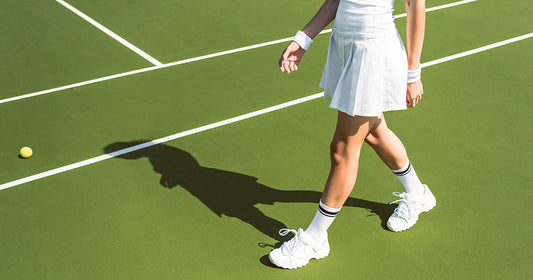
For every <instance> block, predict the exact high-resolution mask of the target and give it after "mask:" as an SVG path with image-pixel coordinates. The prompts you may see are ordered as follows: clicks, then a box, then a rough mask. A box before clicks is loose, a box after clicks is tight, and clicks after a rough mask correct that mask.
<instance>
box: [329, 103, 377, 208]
mask: <svg viewBox="0 0 533 280" xmlns="http://www.w3.org/2000/svg"><path fill="white" fill-rule="evenodd" d="M377 120H378V118H377V117H361V116H354V117H352V116H350V115H347V114H345V113H342V112H339V114H338V117H337V127H336V129H335V135H334V136H333V140H332V142H331V146H330V156H331V169H330V172H329V176H328V180H327V182H326V186H325V188H324V192H323V193H322V202H323V203H324V204H325V205H327V206H329V207H332V208H340V207H342V205H343V204H344V202H345V201H346V199H347V198H348V196H349V195H350V193H351V192H352V189H353V187H354V184H355V180H356V177H357V168H358V166H359V156H360V153H361V146H362V145H363V142H364V140H365V138H366V137H367V135H368V134H369V132H370V130H371V128H372V127H374V125H375V123H376V121H377Z"/></svg>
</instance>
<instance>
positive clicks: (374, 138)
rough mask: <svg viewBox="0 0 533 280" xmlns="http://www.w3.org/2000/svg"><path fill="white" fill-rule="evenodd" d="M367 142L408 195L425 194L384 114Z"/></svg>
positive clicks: (376, 123) (367, 138)
mask: <svg viewBox="0 0 533 280" xmlns="http://www.w3.org/2000/svg"><path fill="white" fill-rule="evenodd" d="M365 141H366V142H367V143H368V144H369V145H370V146H371V147H372V148H374V151H376V153H377V154H378V156H379V157H380V158H381V160H383V162H384V163H385V164H386V165H387V166H388V167H389V168H390V169H391V170H392V172H394V174H396V176H397V177H398V179H399V180H400V182H401V183H402V185H403V186H404V187H405V190H406V192H407V193H409V194H414V195H420V194H423V193H424V186H423V185H422V183H421V182H420V180H419V179H418V176H417V175H416V172H415V170H414V168H413V167H412V165H411V163H410V162H409V159H408V158H407V152H406V151H405V147H404V146H403V144H402V142H401V141H400V139H398V137H397V136H396V135H395V134H394V132H392V131H391V130H390V129H389V128H388V127H387V123H386V122H385V117H384V116H383V114H382V115H381V116H380V117H379V118H378V120H377V121H376V122H375V124H374V126H373V127H372V129H371V130H370V133H369V134H368V136H367V137H366V139H365Z"/></svg>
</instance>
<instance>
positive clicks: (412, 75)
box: [407, 67, 422, 83]
mask: <svg viewBox="0 0 533 280" xmlns="http://www.w3.org/2000/svg"><path fill="white" fill-rule="evenodd" d="M421 72H422V68H421V67H418V68H417V69H415V70H407V82H408V83H414V82H418V81H420V73H421Z"/></svg>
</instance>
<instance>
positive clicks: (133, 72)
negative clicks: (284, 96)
mask: <svg viewBox="0 0 533 280" xmlns="http://www.w3.org/2000/svg"><path fill="white" fill-rule="evenodd" d="M57 1H60V0H57ZM475 1H477V0H466V1H459V2H454V3H451V4H446V5H441V6H436V7H432V8H428V9H426V11H436V10H440V9H445V8H449V7H453V6H457V5H461V4H466V3H470V2H475ZM405 16H406V14H400V15H396V16H395V17H396V18H400V17H405ZM330 32H331V29H326V30H324V31H322V32H320V34H326V33H330ZM292 38H293V37H288V38H283V39H279V40H274V41H270V42H265V43H261V44H255V45H250V46H246V47H242V48H237V49H232V50H228V51H222V52H217V53H212V54H208V55H202V56H198V57H193V58H189V59H184V60H179V61H175V62H170V63H166V64H163V65H156V66H152V67H147V68H142V69H137V70H132V71H128V72H124V73H119V74H114V75H110V76H105V77H101V78H97V79H92V80H88V81H84V82H79V83H74V84H70V85H65V86H61V87H56V88H52V89H47V90H41V91H37V92H33V93H28V94H24V95H19V96H14V97H10V98H5V99H1V100H0V104H2V103H8V102H11V101H16V100H20V99H25V98H30V97H35V96H39V95H43V94H48V93H53V92H58V91H62V90H66V89H70V88H76V87H81V86H85V85H90V84H94V83H99V82H103V81H108V80H112V79H117V78H121V77H126V76H131V75H135V74H140V73H144V72H148V71H153V70H157V69H162V68H166V67H171V66H176V65H181V64H185V63H190V62H195V61H200V60H205V59H209V58H213V57H218V56H222V55H227V54H232V53H237V52H243V51H247V50H252V49H257V48H261V47H266V46H270V45H275V44H279V43H283V42H289V41H291V40H292Z"/></svg>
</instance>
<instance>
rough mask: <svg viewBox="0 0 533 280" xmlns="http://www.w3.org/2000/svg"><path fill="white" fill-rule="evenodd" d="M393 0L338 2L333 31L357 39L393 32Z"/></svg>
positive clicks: (343, 0)
mask: <svg viewBox="0 0 533 280" xmlns="http://www.w3.org/2000/svg"><path fill="white" fill-rule="evenodd" d="M393 10H394V0H340V3H339V8H338V9H337V15H336V16H335V22H334V23H333V30H334V31H335V32H337V33H338V34H345V35H352V36H357V37H365V38H372V37H378V36H379V34H383V33H384V32H386V31H389V30H391V29H392V30H395V25H394V17H393V16H392V12H393Z"/></svg>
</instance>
